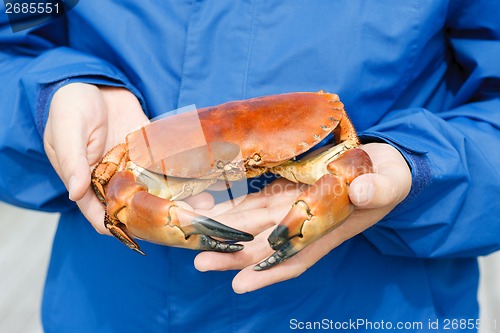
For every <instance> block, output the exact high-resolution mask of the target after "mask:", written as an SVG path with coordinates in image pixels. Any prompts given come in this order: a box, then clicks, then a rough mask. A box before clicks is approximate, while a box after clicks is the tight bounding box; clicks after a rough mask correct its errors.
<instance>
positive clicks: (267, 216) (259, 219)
mask: <svg viewBox="0 0 500 333" xmlns="http://www.w3.org/2000/svg"><path fill="white" fill-rule="evenodd" d="M290 207H291V205H290V204H288V203H285V204H283V205H281V206H275V207H264V208H255V209H250V210H241V211H240V210H232V211H230V212H227V213H223V214H221V215H212V214H211V212H210V211H203V210H196V213H198V214H200V215H204V216H207V217H211V218H214V219H216V220H217V221H219V222H221V223H223V224H226V225H229V226H231V227H233V228H236V229H239V230H245V231H246V232H249V233H251V234H253V235H256V234H259V233H261V232H262V231H264V230H265V229H268V228H271V227H274V226H275V225H277V224H278V223H279V222H281V220H282V219H283V218H284V217H285V215H286V213H288V211H289V210H290Z"/></svg>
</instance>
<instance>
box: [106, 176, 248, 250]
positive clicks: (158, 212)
mask: <svg viewBox="0 0 500 333" xmlns="http://www.w3.org/2000/svg"><path fill="white" fill-rule="evenodd" d="M106 201H107V205H106V211H107V214H106V218H105V225H106V227H107V228H108V230H110V232H111V233H112V234H113V235H114V236H115V237H116V238H118V239H119V240H120V241H121V242H122V243H124V244H125V245H127V246H128V247H129V248H131V249H133V250H135V251H137V252H139V253H141V254H144V252H142V250H141V249H140V248H139V245H138V244H137V243H136V242H135V241H134V239H133V238H139V239H144V240H147V241H149V242H153V243H157V244H162V245H168V246H175V247H182V248H188V249H194V250H210V251H217V252H236V251H240V250H242V249H243V245H241V244H234V243H235V242H237V241H250V240H252V239H253V236H252V235H251V234H249V233H247V232H243V231H240V230H237V229H234V228H231V227H229V226H226V225H224V224H222V223H219V222H217V221H215V220H213V219H211V218H208V217H205V216H201V215H198V214H196V213H194V212H191V211H188V210H185V209H183V208H182V207H180V206H178V205H177V204H176V203H175V202H173V201H170V200H167V199H163V198H160V197H157V196H155V195H153V194H150V193H148V192H147V191H146V190H145V188H144V187H142V186H141V185H139V184H138V183H137V182H136V178H135V175H134V174H133V173H132V172H130V171H120V172H118V173H116V174H115V175H114V176H113V177H112V178H111V180H110V181H109V183H108V184H107V186H106ZM214 237H215V238H214Z"/></svg>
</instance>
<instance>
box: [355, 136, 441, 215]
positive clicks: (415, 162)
mask: <svg viewBox="0 0 500 333" xmlns="http://www.w3.org/2000/svg"><path fill="white" fill-rule="evenodd" d="M359 139H360V140H361V142H362V143H370V142H381V143H387V144H389V145H391V146H393V147H394V148H396V149H397V150H398V151H399V152H400V153H401V155H402V156H403V157H404V159H405V160H406V163H408V166H409V168H410V171H411V178H412V181H411V188H410V192H409V193H408V195H407V196H406V198H405V199H404V200H403V201H402V202H401V203H399V205H398V206H397V207H396V208H395V209H394V210H395V211H396V212H397V210H398V208H400V207H404V206H405V205H406V203H407V202H410V201H411V200H412V199H414V198H416V197H417V196H418V195H419V194H420V193H421V192H422V191H423V190H424V189H425V188H426V187H427V186H428V185H429V184H430V182H431V178H432V174H431V167H430V164H429V161H428V160H427V157H426V154H425V152H422V151H415V150H411V149H409V148H408V147H405V146H403V145H402V144H400V143H398V142H397V140H395V139H392V138H390V137H388V136H387V135H385V134H382V133H379V132H363V133H360V134H359Z"/></svg>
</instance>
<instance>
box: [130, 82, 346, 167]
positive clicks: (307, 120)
mask: <svg viewBox="0 0 500 333" xmlns="http://www.w3.org/2000/svg"><path fill="white" fill-rule="evenodd" d="M343 113H344V106H343V104H342V103H341V102H340V100H339V97H338V96H337V95H336V94H329V93H325V92H322V91H320V92H317V93H311V92H299V93H288V94H280V95H270V96H264V97H257V98H252V99H248V100H242V101H234V102H228V103H225V104H221V105H218V106H214V107H207V108H202V109H199V110H198V111H197V117H198V118H199V125H200V126H201V128H202V132H203V133H202V134H201V135H200V133H201V131H199V132H200V133H198V134H195V133H194V131H193V128H194V127H196V126H193V125H192V123H193V121H192V117H191V116H189V115H186V114H180V115H175V116H172V117H168V118H164V119H161V120H159V121H156V122H153V123H151V124H149V125H146V126H145V127H144V128H142V129H140V130H138V131H135V132H132V133H131V134H129V135H128V137H127V143H128V146H129V155H130V159H131V160H132V161H134V162H135V163H136V164H138V165H139V166H142V167H144V168H147V169H149V170H151V171H153V172H158V171H159V170H162V171H160V172H162V173H164V174H166V175H170V176H176V177H200V176H202V175H203V173H205V172H208V171H207V170H204V169H205V168H201V169H203V170H201V169H200V168H198V167H196V166H195V167H193V168H192V169H191V171H189V169H186V168H184V167H182V168H181V169H183V170H182V171H181V170H180V169H179V167H178V164H179V160H181V161H182V160H183V159H185V158H186V157H188V156H186V155H189V156H190V159H196V158H195V157H193V156H194V155H193V154H184V155H182V152H186V151H190V150H193V148H196V147H199V146H200V141H203V140H205V141H206V143H208V144H209V145H211V144H212V143H220V142H223V143H229V144H230V145H231V144H232V145H233V146H235V147H238V148H239V150H240V152H241V157H242V158H243V160H244V161H245V160H247V159H249V158H252V157H254V156H255V155H258V156H260V160H261V165H263V166H266V165H269V166H272V165H277V164H280V163H282V162H285V161H287V160H290V159H292V158H293V157H296V156H298V155H300V154H302V153H304V152H306V151H308V150H309V149H311V148H312V147H314V146H315V145H316V144H318V143H319V142H321V141H322V140H323V139H324V138H325V137H326V136H328V135H329V134H330V133H331V132H332V131H333V130H334V129H335V128H336V127H337V126H338V124H339V122H340V120H341V119H342V116H343ZM189 117H191V118H189ZM196 121H198V119H196ZM145 133H147V136H146V135H145ZM200 136H201V137H202V138H201V139H200V138H199V137H200ZM194 150H196V149H194ZM208 150H210V149H208ZM179 153H180V155H179ZM209 154H210V153H209ZM195 155H196V154H195ZM173 156H177V158H175V160H176V161H177V162H176V163H173V164H174V165H176V166H172V165H171V166H170V167H168V166H165V165H163V166H159V164H161V161H162V160H168V159H169V158H172V157H173ZM181 156H183V157H181ZM210 160H211V161H213V160H214V158H210ZM215 160H216V158H215ZM184 162H185V163H191V162H192V161H189V158H188V160H186V161H184ZM184 162H182V163H184ZM171 164H172V163H171ZM198 169H200V170H198Z"/></svg>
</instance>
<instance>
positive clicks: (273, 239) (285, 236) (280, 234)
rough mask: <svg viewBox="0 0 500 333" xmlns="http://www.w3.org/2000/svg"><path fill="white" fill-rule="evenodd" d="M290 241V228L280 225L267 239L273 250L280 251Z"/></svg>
mask: <svg viewBox="0 0 500 333" xmlns="http://www.w3.org/2000/svg"><path fill="white" fill-rule="evenodd" d="M289 240H290V235H289V233H288V227H287V226H284V225H278V226H277V227H276V228H275V229H274V230H273V232H272V233H271V234H270V235H269V237H268V238H267V241H268V242H269V245H271V247H272V248H273V250H278V249H280V248H281V247H282V246H283V245H284V244H286V243H287V242H288V241H289Z"/></svg>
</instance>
